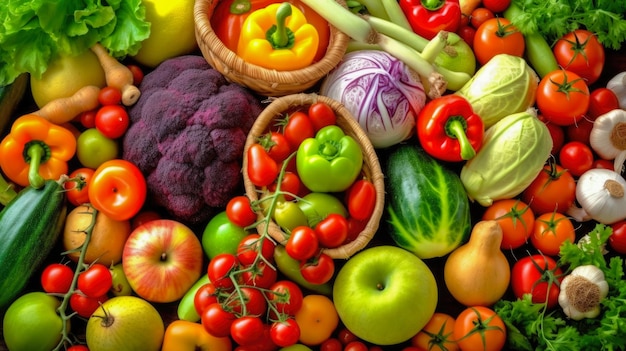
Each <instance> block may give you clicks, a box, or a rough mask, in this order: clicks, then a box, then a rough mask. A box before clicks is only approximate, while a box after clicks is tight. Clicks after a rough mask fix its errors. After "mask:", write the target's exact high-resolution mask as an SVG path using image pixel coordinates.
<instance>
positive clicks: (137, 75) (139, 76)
mask: <svg viewBox="0 0 626 351" xmlns="http://www.w3.org/2000/svg"><path fill="white" fill-rule="evenodd" d="M126 67H128V69H129V70H130V72H131V73H132V74H133V85H134V86H139V85H140V84H141V82H142V81H143V77H144V73H143V70H142V69H141V68H140V67H139V66H137V65H133V64H130V65H126Z"/></svg>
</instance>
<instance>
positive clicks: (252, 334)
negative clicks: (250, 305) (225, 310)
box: [230, 316, 263, 346]
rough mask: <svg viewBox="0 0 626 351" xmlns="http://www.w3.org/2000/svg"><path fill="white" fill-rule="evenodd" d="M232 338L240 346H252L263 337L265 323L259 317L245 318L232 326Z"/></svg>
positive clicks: (234, 322)
mask: <svg viewBox="0 0 626 351" xmlns="http://www.w3.org/2000/svg"><path fill="white" fill-rule="evenodd" d="M230 336H231V337H232V338H233V340H234V341H235V342H236V343H237V344H239V345H244V346H245V345H252V344H255V343H256V342H257V341H258V340H260V339H261V338H262V337H263V321H262V320H261V318H259V317H253V316H243V317H239V318H237V319H235V320H234V321H233V322H232V324H231V325H230Z"/></svg>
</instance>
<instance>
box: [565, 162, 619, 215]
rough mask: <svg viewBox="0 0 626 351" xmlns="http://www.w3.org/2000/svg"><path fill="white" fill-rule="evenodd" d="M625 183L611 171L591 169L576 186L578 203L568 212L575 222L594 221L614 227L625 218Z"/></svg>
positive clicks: (580, 178) (581, 177)
mask: <svg viewBox="0 0 626 351" xmlns="http://www.w3.org/2000/svg"><path fill="white" fill-rule="evenodd" d="M625 191H626V180H624V178H623V177H622V176H621V175H620V174H619V173H617V172H615V171H612V170H609V169H601V168H592V169H590V170H588V171H586V172H585V173H583V174H582V175H581V176H580V177H579V178H578V182H577V184H576V200H577V201H578V203H579V204H580V206H581V207H582V208H577V207H575V206H573V207H572V208H570V209H569V210H568V211H567V213H568V214H569V215H570V216H572V217H573V218H574V219H575V220H576V221H579V222H582V221H586V220H589V219H594V220H596V221H598V222H600V223H603V224H607V225H608V224H613V223H615V222H617V221H620V220H622V219H625V218H626V196H624V195H625V194H624V192H625Z"/></svg>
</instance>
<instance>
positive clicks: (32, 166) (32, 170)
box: [26, 142, 47, 189]
mask: <svg viewBox="0 0 626 351" xmlns="http://www.w3.org/2000/svg"><path fill="white" fill-rule="evenodd" d="M26 154H27V155H28V159H27V161H28V164H29V166H28V182H29V183H30V186H32V187H33V188H35V189H41V188H42V187H43V186H44V185H45V184H46V180H45V179H43V177H42V176H41V174H39V167H40V166H41V163H42V162H43V161H45V160H46V159H47V157H46V154H47V152H46V149H45V147H44V145H42V143H39V142H35V143H30V145H27V149H26Z"/></svg>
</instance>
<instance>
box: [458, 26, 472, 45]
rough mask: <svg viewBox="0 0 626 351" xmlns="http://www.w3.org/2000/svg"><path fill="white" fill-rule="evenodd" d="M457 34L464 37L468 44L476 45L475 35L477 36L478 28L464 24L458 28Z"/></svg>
mask: <svg viewBox="0 0 626 351" xmlns="http://www.w3.org/2000/svg"><path fill="white" fill-rule="evenodd" d="M456 34H458V35H459V36H460V37H461V39H463V40H464V41H465V42H466V43H467V45H469V46H470V47H473V46H474V37H475V36H476V28H474V27H472V26H470V25H462V26H460V27H459V29H457V31H456Z"/></svg>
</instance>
